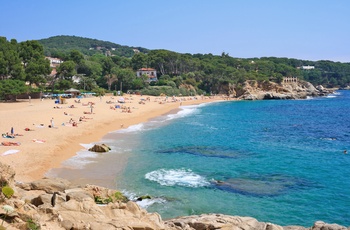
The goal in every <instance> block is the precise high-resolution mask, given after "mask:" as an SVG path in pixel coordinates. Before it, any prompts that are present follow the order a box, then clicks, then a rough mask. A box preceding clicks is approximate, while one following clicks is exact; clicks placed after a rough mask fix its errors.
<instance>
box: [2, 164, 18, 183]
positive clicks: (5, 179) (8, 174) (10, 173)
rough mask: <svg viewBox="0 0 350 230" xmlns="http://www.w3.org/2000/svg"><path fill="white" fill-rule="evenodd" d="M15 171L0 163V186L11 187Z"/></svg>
mask: <svg viewBox="0 0 350 230" xmlns="http://www.w3.org/2000/svg"><path fill="white" fill-rule="evenodd" d="M15 175H16V172H15V170H14V169H13V168H12V167H10V166H9V165H6V164H3V163H1V162H0V185H1V187H2V186H4V185H8V186H9V187H12V186H13V185H14V181H15Z"/></svg>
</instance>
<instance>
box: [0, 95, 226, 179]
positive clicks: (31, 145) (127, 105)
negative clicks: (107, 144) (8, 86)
mask: <svg viewBox="0 0 350 230" xmlns="http://www.w3.org/2000/svg"><path fill="white" fill-rule="evenodd" d="M119 99H120V97H113V96H104V97H87V98H81V99H80V100H78V99H77V98H70V99H66V100H65V103H64V104H56V103H55V100H53V99H43V100H40V99H32V100H30V101H29V100H21V101H18V102H12V103H1V105H0V118H1V119H0V127H1V133H2V134H6V133H8V134H9V135H10V134H11V128H12V127H13V132H14V134H15V137H14V138H6V137H2V139H1V143H2V145H1V146H0V159H1V161H2V162H3V163H6V164H9V165H11V166H12V167H13V168H14V169H15V170H16V180H17V181H26V182H27V181H32V180H36V179H40V178H42V177H44V176H45V173H46V172H47V171H48V170H50V169H52V168H58V167H60V165H61V163H62V162H63V161H65V160H67V159H69V158H71V157H73V156H74V155H75V154H76V153H77V152H78V151H79V150H81V149H82V146H81V145H80V143H91V142H97V141H99V140H100V139H101V138H102V137H103V136H104V135H105V134H107V133H108V132H110V131H114V130H118V129H121V128H127V127H129V126H130V125H135V124H138V123H142V122H146V121H148V120H149V119H151V118H154V117H157V116H160V115H163V114H166V113H169V112H170V111H172V110H174V109H178V108H179V106H181V105H183V106H185V105H193V104H201V103H207V102H212V101H218V100H222V98H221V97H216V98H215V97H212V98H208V97H196V98H194V97H181V98H171V97H169V98H167V97H153V96H140V95H124V99H125V100H124V103H119V102H118V100H119ZM91 104H92V108H91ZM116 106H119V107H120V108H116ZM123 108H124V109H123ZM129 109H130V111H129V112H128V110H129ZM91 111H92V113H91ZM74 122H75V123H76V125H77V126H74V125H73V123H74ZM52 125H53V127H51V128H50V126H52ZM5 136H6V135H5ZM8 143H12V144H14V145H11V146H5V145H6V144H8ZM17 143H18V145H16V144H17Z"/></svg>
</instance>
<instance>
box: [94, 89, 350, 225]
mask: <svg viewBox="0 0 350 230" xmlns="http://www.w3.org/2000/svg"><path fill="white" fill-rule="evenodd" d="M349 102H350V92H349V91H338V92H337V93H336V94H334V95H332V96H328V97H322V98H314V99H308V100H271V101H230V102H220V103H210V104H205V105H200V106H189V107H183V108H182V110H180V111H178V112H176V113H174V114H170V115H167V116H163V117H159V118H157V119H155V120H152V121H150V122H148V123H144V124H139V125H137V126H132V127H130V128H128V129H126V130H122V131H119V132H114V133H109V134H108V135H107V136H106V137H105V138H104V140H103V141H104V142H107V143H108V144H109V145H111V146H112V149H113V151H112V153H110V154H107V155H105V157H106V159H108V160H105V162H109V165H110V166H107V164H105V165H103V166H102V168H104V169H105V170H106V172H111V170H108V169H107V168H108V167H111V168H113V162H116V161H118V157H120V156H121V155H127V156H128V160H127V164H126V165H125V168H124V169H123V171H122V172H120V173H118V174H116V175H114V178H115V181H114V182H113V183H115V184H116V187H117V188H118V189H120V190H122V191H124V192H125V193H126V194H128V195H129V196H130V197H137V196H141V195H146V194H148V195H151V196H152V197H154V199H152V200H151V201H142V202H140V205H143V206H144V207H145V208H146V209H147V210H148V211H151V212H158V213H160V214H161V215H162V218H163V219H167V218H172V217H176V216H182V215H191V214H201V213H224V214H229V215H239V216H251V217H254V218H256V219H258V220H259V221H264V222H273V223H276V224H279V225H302V226H312V224H313V223H314V222H315V221H317V220H322V221H325V222H328V223H338V224H341V225H345V226H349V225H350V212H349V211H348V210H349V207H350V196H349V194H348V193H349V192H350V180H349V176H350V152H349V154H344V153H343V151H344V150H345V149H348V148H350V139H349V136H350V116H349V114H350V103H349ZM100 168H101V167H100ZM109 177H110V176H109ZM109 177H107V178H109Z"/></svg>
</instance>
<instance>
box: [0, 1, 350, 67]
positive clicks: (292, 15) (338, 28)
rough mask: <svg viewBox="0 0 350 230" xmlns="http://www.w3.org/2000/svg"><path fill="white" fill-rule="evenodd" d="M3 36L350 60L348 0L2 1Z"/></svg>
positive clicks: (237, 54) (0, 29) (240, 55)
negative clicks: (60, 37) (72, 37)
mask: <svg viewBox="0 0 350 230" xmlns="http://www.w3.org/2000/svg"><path fill="white" fill-rule="evenodd" d="M0 4H1V9H2V10H1V19H2V20H1V23H0V25H1V26H0V32H1V33H0V36H4V37H6V38H7V39H8V40H10V39H12V38H14V39H17V41H19V42H21V41H26V40H35V39H42V38H48V37H51V36H56V35H75V36H80V37H87V38H94V39H98V40H104V41H110V42H114V43H117V44H121V45H128V46H141V47H145V48H148V49H167V50H172V51H175V52H179V53H191V54H195V53H203V54H206V53H212V54H214V55H220V54H221V53H222V52H225V53H228V54H229V55H230V56H232V57H238V58H251V57H271V56H273V57H288V58H297V59H303V60H314V61H316V60H332V61H340V62H350V28H349V27H350V26H349V22H350V1H349V0H215V1H214V0H211V1H210V0H99V1H96V0H60V1H44V0H31V1H28V0H0Z"/></svg>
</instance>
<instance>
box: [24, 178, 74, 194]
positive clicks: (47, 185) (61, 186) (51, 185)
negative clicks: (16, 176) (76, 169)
mask: <svg viewBox="0 0 350 230" xmlns="http://www.w3.org/2000/svg"><path fill="white" fill-rule="evenodd" d="M19 186H20V188H22V189H25V190H44V191H45V192H47V193H54V192H64V190H66V189H68V188H69V187H70V186H71V183H70V182H69V181H68V180H65V179H62V178H43V179H40V180H36V181H33V182H30V183H27V184H26V183H22V184H19Z"/></svg>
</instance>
